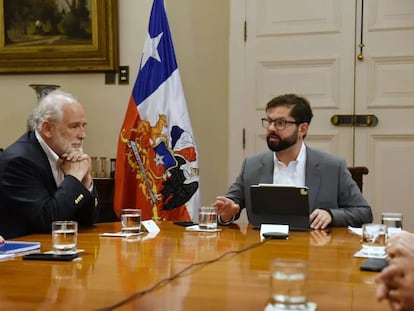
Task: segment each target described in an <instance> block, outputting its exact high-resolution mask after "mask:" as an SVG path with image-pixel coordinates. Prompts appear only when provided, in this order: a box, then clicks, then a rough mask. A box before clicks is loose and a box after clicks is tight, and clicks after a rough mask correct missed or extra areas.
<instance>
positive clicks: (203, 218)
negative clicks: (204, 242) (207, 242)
mask: <svg viewBox="0 0 414 311" xmlns="http://www.w3.org/2000/svg"><path fill="white" fill-rule="evenodd" d="M198 226H199V227H200V229H203V230H216V229H217V211H216V209H215V208H214V207H212V206H202V207H200V213H199V217H198Z"/></svg>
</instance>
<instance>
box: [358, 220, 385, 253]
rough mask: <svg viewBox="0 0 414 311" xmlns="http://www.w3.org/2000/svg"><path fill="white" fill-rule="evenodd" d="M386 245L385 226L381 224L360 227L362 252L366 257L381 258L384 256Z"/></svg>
mask: <svg viewBox="0 0 414 311" xmlns="http://www.w3.org/2000/svg"><path fill="white" fill-rule="evenodd" d="M386 243H387V226H386V225H383V224H363V225H362V238H361V244H362V252H363V253H365V254H366V255H374V256H381V255H384V254H385V245H386Z"/></svg>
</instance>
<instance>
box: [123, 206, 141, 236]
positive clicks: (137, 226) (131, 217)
mask: <svg viewBox="0 0 414 311" xmlns="http://www.w3.org/2000/svg"><path fill="white" fill-rule="evenodd" d="M121 231H122V233H130V234H137V233H140V232H141V210H140V209H136V208H124V209H122V210H121Z"/></svg>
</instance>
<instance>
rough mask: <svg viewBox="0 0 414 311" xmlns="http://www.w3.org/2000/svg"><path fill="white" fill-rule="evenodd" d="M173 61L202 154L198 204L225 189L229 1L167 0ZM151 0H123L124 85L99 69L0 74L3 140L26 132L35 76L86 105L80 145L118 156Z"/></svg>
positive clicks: (1, 143) (33, 102)
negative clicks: (107, 81) (109, 81)
mask: <svg viewBox="0 0 414 311" xmlns="http://www.w3.org/2000/svg"><path fill="white" fill-rule="evenodd" d="M165 4H166V8H167V15H168V18H169V23H170V28H171V32H172V36H173V42H174V46H175V52H176V56H177V61H178V66H179V69H180V72H181V78H182V80H183V86H184V92H185V96H186V99H187V105H188V110H189V113H190V118H191V121H192V126H193V131H194V135H195V139H196V143H197V147H198V150H199V153H200V177H201V192H202V201H203V202H202V203H203V204H208V203H210V202H211V201H212V200H214V198H215V196H216V195H218V194H222V193H224V192H225V191H226V190H227V187H228V183H227V162H226V161H227V148H228V147H227V145H228V144H227V136H228V135H227V133H228V128H227V126H228V122H227V120H228V94H227V93H228V33H229V30H228V27H229V25H228V23H229V22H228V19H229V3H228V0H209V1H203V0H175V1H173V0H165ZM151 6H152V1H151V0H120V1H119V4H118V10H119V21H118V23H119V59H120V65H128V66H129V67H130V84H129V85H118V84H115V85H105V75H104V74H103V73H59V74H1V75H0V105H1V107H2V108H1V111H2V112H1V114H0V129H1V130H0V147H3V148H5V147H7V146H8V145H9V144H11V143H12V142H13V141H14V140H15V139H16V138H17V137H19V136H20V135H21V134H23V132H24V131H25V126H26V119H27V116H28V115H29V114H30V112H31V110H32V108H33V107H34V106H35V105H36V103H37V98H36V95H35V92H34V91H33V90H32V89H31V88H30V87H29V86H28V85H29V84H32V83H39V84H58V85H61V88H62V89H63V90H65V91H68V92H71V93H73V94H74V95H75V96H76V97H78V99H79V100H80V101H81V103H82V104H83V105H84V107H85V109H86V112H87V119H88V129H87V135H88V136H87V140H86V141H85V150H86V151H87V152H88V153H89V154H90V155H91V156H98V157H101V156H105V157H107V158H108V159H109V158H114V157H115V156H116V145H117V138H118V133H119V129H120V126H121V123H122V121H123V118H124V114H125V111H126V106H127V103H128V100H129V97H130V93H131V90H132V87H133V83H134V81H135V78H136V75H137V66H138V63H139V59H140V54H141V50H142V48H143V44H144V40H145V36H146V31H147V27H148V19H149V14H150V10H151Z"/></svg>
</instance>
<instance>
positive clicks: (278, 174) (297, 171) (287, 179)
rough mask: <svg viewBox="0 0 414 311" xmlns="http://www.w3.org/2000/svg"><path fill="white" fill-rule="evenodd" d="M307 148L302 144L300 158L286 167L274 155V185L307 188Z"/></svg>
mask: <svg viewBox="0 0 414 311" xmlns="http://www.w3.org/2000/svg"><path fill="white" fill-rule="evenodd" d="M305 164H306V147H305V144H304V143H302V146H301V148H300V151H299V154H298V157H297V158H296V160H295V161H291V162H289V164H288V165H287V166H286V165H285V164H284V163H283V162H281V161H279V159H278V158H277V155H276V152H275V153H274V168H273V183H274V184H276V185H286V186H296V187H303V186H305Z"/></svg>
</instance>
